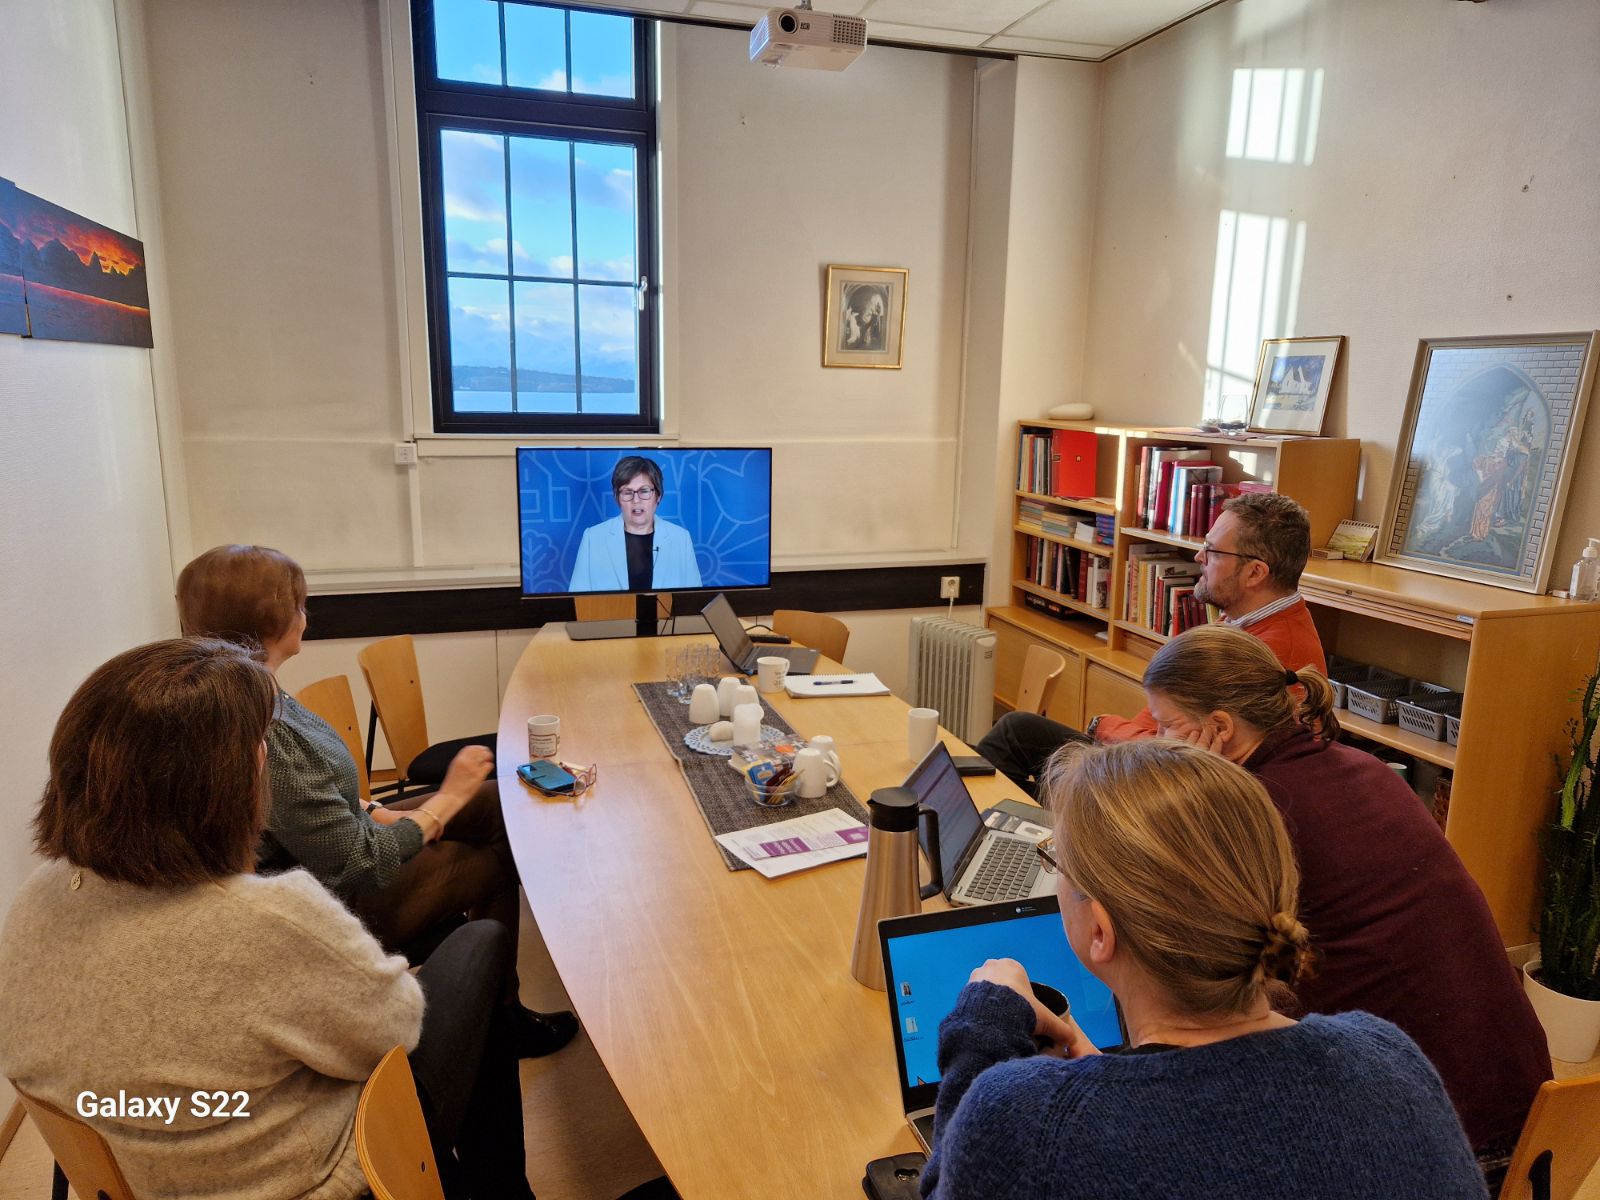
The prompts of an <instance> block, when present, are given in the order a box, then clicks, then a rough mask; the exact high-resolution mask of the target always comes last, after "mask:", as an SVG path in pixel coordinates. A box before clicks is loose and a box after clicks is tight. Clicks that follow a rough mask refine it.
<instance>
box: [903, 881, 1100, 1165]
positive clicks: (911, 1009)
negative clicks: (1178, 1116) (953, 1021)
mask: <svg viewBox="0 0 1600 1200" xmlns="http://www.w3.org/2000/svg"><path fill="white" fill-rule="evenodd" d="M878 941H879V944H880V945H881V947H882V949H883V978H884V982H885V984H886V985H887V991H888V993H889V1019H890V1020H891V1021H892V1022H893V1023H894V1054H895V1070H896V1073H897V1076H898V1078H899V1080H900V1099H901V1102H902V1103H903V1104H904V1106H905V1114H906V1122H907V1124H909V1125H910V1126H911V1130H912V1132H913V1133H915V1134H916V1135H917V1141H919V1142H921V1143H922V1148H923V1149H924V1150H926V1151H928V1152H929V1153H930V1154H931V1153H932V1152H933V1106H934V1103H935V1101H936V1100H937V1098H938V1094H939V1059H938V1054H939V1022H940V1021H942V1020H944V1018H945V1017H946V1015H948V1014H949V1012H950V1010H951V1009H952V1008H954V1007H955V1004H956V997H957V996H959V995H960V994H961V989H962V988H964V987H965V986H966V985H967V976H968V975H970V974H971V973H972V969H973V968H974V967H977V966H980V965H981V964H982V963H983V961H984V960H985V959H988V958H1014V959H1016V960H1017V961H1018V962H1020V963H1021V964H1022V965H1023V967H1024V968H1025V969H1026V970H1027V972H1028V978H1029V979H1031V980H1033V981H1034V982H1036V983H1048V984H1050V985H1051V986H1052V987H1055V988H1058V989H1059V990H1060V991H1061V993H1062V994H1063V995H1064V996H1066V998H1067V1003H1068V1005H1070V1010H1069V1011H1070V1012H1071V1014H1072V1019H1073V1020H1074V1021H1076V1022H1077V1023H1078V1027H1079V1028H1080V1029H1082V1030H1083V1033H1084V1036H1085V1037H1087V1038H1088V1039H1089V1040H1090V1041H1091V1042H1093V1043H1094V1044H1095V1045H1096V1046H1098V1047H1099V1048H1100V1049H1102V1050H1111V1049H1114V1048H1117V1047H1120V1046H1122V1045H1123V1044H1124V1043H1125V1042H1126V1041H1127V1029H1126V1026H1125V1025H1124V1024H1123V1021H1122V1011H1121V1009H1120V1008H1119V1007H1118V1006H1117V1001H1116V998H1115V997H1114V996H1112V994H1111V989H1110V988H1108V987H1106V985H1105V984H1103V983H1101V982H1100V981H1099V980H1098V979H1096V978H1095V977H1094V976H1093V975H1091V974H1090V973H1089V972H1088V971H1087V970H1086V969H1084V967H1083V965H1082V964H1081V963H1079V962H1078V959H1077V956H1076V955H1074V954H1073V953H1072V947H1071V946H1069V945H1068V944H1067V935H1066V931H1065V930H1064V929H1063V928H1062V927H1061V908H1060V905H1059V904H1058V903H1057V901H1056V898H1055V897H1054V896H1053V895H1052V896H1040V897H1037V898H1035V899H1031V900H1013V901H1010V902H1008V903H1005V904H985V905H983V906H981V907H974V908H953V909H949V910H948V911H945V912H930V913H916V914H913V915H912V916H909V917H894V918H892V919H890V920H886V921H879V922H878Z"/></svg>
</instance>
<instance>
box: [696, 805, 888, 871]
mask: <svg viewBox="0 0 1600 1200" xmlns="http://www.w3.org/2000/svg"><path fill="white" fill-rule="evenodd" d="M717 842H718V843H719V844H720V845H721V846H722V847H723V848H724V849H725V850H727V851H728V852H729V853H730V854H734V855H736V856H738V857H739V858H741V859H743V860H744V861H745V862H747V863H749V864H750V865H751V866H752V867H754V868H755V869H756V870H757V871H759V872H761V874H763V875H765V876H766V877H767V878H768V879H775V878H777V877H778V876H779V875H790V874H793V873H794V872H795V871H804V870H805V869H806V868H807V867H820V866H821V865H822V864H823V863H831V862H840V861H842V860H843V859H846V858H860V857H861V856H862V855H863V854H865V853H866V852H867V827H866V826H865V825H863V824H862V823H861V822H860V821H859V820H857V819H856V818H855V817H852V816H850V814H848V813H846V812H842V811H840V810H839V809H837V808H830V809H828V810H827V811H825V812H819V813H812V814H810V815H809V816H804V817H794V818H792V819H790V820H788V821H778V822H775V823H774V824H771V825H757V826H756V827H755V828H754V829H740V830H738V831H737V832H734V833H719V834H717Z"/></svg>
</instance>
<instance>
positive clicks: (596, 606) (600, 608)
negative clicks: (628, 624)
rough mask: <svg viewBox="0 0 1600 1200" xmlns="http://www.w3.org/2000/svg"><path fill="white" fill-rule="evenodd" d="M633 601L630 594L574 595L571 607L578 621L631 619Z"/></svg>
mask: <svg viewBox="0 0 1600 1200" xmlns="http://www.w3.org/2000/svg"><path fill="white" fill-rule="evenodd" d="M634 606H635V601H634V597H633V596H632V595H631V594H628V595H623V596H574V597H573V598H572V607H573V608H574V609H575V610H576V611H577V614H578V620H580V621H631V620H633V614H634Z"/></svg>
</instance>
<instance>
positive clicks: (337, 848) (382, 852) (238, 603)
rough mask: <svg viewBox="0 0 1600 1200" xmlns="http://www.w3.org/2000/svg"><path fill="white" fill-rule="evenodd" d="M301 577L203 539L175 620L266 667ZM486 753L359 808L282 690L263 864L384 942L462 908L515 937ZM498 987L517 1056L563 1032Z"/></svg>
mask: <svg viewBox="0 0 1600 1200" xmlns="http://www.w3.org/2000/svg"><path fill="white" fill-rule="evenodd" d="M305 603H306V579H305V574H304V573H303V572H302V571H301V570H300V566H299V564H298V563H296V562H295V561H294V560H293V559H292V558H290V557H289V556H288V555H286V554H283V553H281V552H280V551H277V550H273V549H271V548H270V547H267V546H217V547H215V548H214V549H211V550H207V551H206V552H205V553H204V554H202V555H200V557H198V558H196V559H195V560H194V561H193V562H191V563H190V564H189V565H188V566H186V567H184V569H183V571H182V573H181V574H180V575H179V576H178V619H179V621H180V622H181V624H182V626H183V632H184V633H186V634H189V635H191V636H199V637H223V638H229V639H232V640H234V641H239V642H245V643H248V644H251V645H255V646H259V647H260V648H261V658H262V660H263V661H264V662H265V663H266V666H267V669H268V670H270V671H271V672H272V673H273V674H274V675H276V674H277V672H278V669H279V668H280V667H281V666H283V664H284V663H286V662H287V661H288V660H289V659H291V658H293V657H294V656H295V655H296V654H298V653H299V652H300V639H301V637H302V635H303V634H304V633H305V628H306V610H305ZM492 765H493V759H492V756H491V755H490V753H489V751H488V750H486V749H485V748H484V747H482V746H475V745H472V746H467V747H465V748H464V749H462V750H461V751H460V752H459V753H458V754H457V755H456V757H455V759H454V761H452V762H451V764H450V769H449V771H448V772H447V773H446V775H445V779H444V782H443V783H442V784H441V785H440V787H439V789H438V791H435V792H429V793H426V794H420V795H414V796H409V797H407V798H405V799H403V800H398V801H395V802H394V803H393V804H390V805H388V806H387V807H386V806H384V805H380V804H373V805H371V806H369V807H366V808H363V807H362V804H361V797H360V792H359V788H358V784H357V776H356V764H355V761H354V760H353V759H352V758H351V757H350V752H349V751H348V750H347V749H346V748H345V744H344V740H343V739H342V738H341V737H340V736H339V734H338V733H336V732H335V731H334V729H333V727H332V726H330V725H329V724H328V723H327V722H326V721H324V720H323V719H322V718H321V717H319V716H317V715H316V714H315V713H313V712H311V710H309V709H307V708H306V707H305V706H303V705H302V704H300V703H299V702H298V701H297V700H295V699H294V697H292V696H290V695H289V694H288V693H287V692H283V691H280V692H279V694H278V709H277V719H276V720H275V721H273V723H272V727H271V729H270V730H269V731H268V733H267V775H268V779H269V781H270V784H271V791H272V806H271V810H270V812H269V813H268V816H267V825H266V832H265V833H264V834H263V836H262V839H261V847H260V850H259V855H258V861H259V866H260V869H261V870H263V871H283V870H288V869H289V868H291V867H296V866H299V867H304V868H305V869H306V870H308V871H310V872H311V874H312V875H314V876H316V878H317V879H319V880H320V881H321V882H322V884H323V886H325V887H326V888H327V889H328V890H329V891H330V892H332V893H333V894H334V895H335V896H337V897H339V899H341V900H343V901H344V902H345V903H346V904H348V905H349V906H350V908H351V910H352V911H353V912H355V913H356V915H357V916H359V917H361V919H362V920H363V921H365V922H366V924H367V927H368V928H369V929H371V930H372V932H373V933H374V934H375V935H376V936H377V938H378V940H379V941H381V942H382V943H383V944H384V945H385V946H386V947H388V948H389V949H391V950H395V951H398V952H401V953H408V956H415V955H417V954H418V953H419V951H418V949H417V947H418V946H419V945H420V946H426V945H429V944H431V943H433V942H434V941H436V940H437V938H438V937H439V936H441V931H442V930H448V928H450V927H451V926H452V925H454V924H455V923H457V922H459V920H460V917H461V914H462V913H468V914H470V915H471V916H474V917H488V918H491V919H493V920H497V921H499V922H500V923H501V924H502V925H504V926H505V927H506V928H507V930H509V931H510V932H511V934H512V937H513V939H515V936H516V932H517V924H518V917H519V915H520V912H521V907H520V899H519V897H518V894H517V893H518V887H519V884H520V881H519V879H518V877H517V865H516V862H515V861H514V860H513V858H512V856H511V846H510V843H509V842H508V840H507V839H506V828H505V821H504V819H503V817H502V816H501V812H500V793H499V789H498V788H497V787H496V785H495V783H494V781H493V780H492V779H490V780H487V782H486V779H487V776H488V775H489V772H490V771H491V769H492ZM504 1000H505V1002H506V1005H507V1007H508V1008H509V1009H510V1010H511V1017H512V1021H513V1023H514V1027H515V1028H516V1030H517V1044H518V1048H519V1050H520V1052H521V1055H522V1057H524V1058H534V1057H538V1056H541V1055H545V1054H551V1053H553V1052H554V1051H556V1050H559V1049H560V1048H561V1047H562V1046H564V1045H566V1044H567V1043H568V1042H569V1041H571V1040H572V1037H573V1035H574V1034H575V1033H577V1031H578V1020H577V1018H576V1017H575V1016H573V1014H572V1013H570V1012H555V1013H540V1012H535V1011H533V1010H531V1009H528V1008H524V1007H523V1006H522V1005H521V1003H520V1002H518V1000H517V978H516V972H515V970H512V971H510V972H508V973H507V976H506V980H505V990H504Z"/></svg>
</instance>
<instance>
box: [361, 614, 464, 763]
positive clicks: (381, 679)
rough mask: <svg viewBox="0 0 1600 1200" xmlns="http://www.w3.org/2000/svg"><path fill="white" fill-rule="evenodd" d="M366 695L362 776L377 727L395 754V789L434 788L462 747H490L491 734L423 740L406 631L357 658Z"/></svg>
mask: <svg viewBox="0 0 1600 1200" xmlns="http://www.w3.org/2000/svg"><path fill="white" fill-rule="evenodd" d="M356 662H357V663H359V664H360V665H361V674H362V675H363V676H365V677H366V680H367V691H369V692H370V693H372V713H371V716H370V717H369V718H368V721H367V760H366V761H367V773H368V774H369V775H370V774H371V773H372V743H373V741H374V739H375V738H376V737H377V733H378V726H379V725H382V726H383V737H384V740H385V741H386V742H388V743H389V753H390V754H392V755H394V765H395V772H396V777H397V778H398V779H399V781H400V782H399V787H400V791H401V792H402V793H403V792H404V791H405V789H406V788H407V787H411V786H418V785H420V786H424V787H438V786H439V784H441V783H443V782H444V776H445V772H446V771H448V770H449V769H450V760H451V759H453V758H454V757H455V756H456V754H457V753H458V752H460V750H461V749H462V747H464V746H487V747H488V748H489V750H490V751H493V750H494V748H495V735H494V734H493V733H492V732H491V733H482V734H479V735H478V736H477V737H464V738H455V739H453V740H451V741H448V742H438V743H430V742H429V741H428V717H427V714H426V712H425V710H424V709H423V706H422V681H421V676H420V674H419V673H418V671H417V648H416V643H414V642H413V641H412V640H411V635H410V634H409V633H402V634H400V635H399V636H398V637H391V638H384V639H383V641H381V642H373V643H372V645H370V646H368V647H366V648H365V649H363V650H362V651H360V652H359V653H358V654H357V655H356Z"/></svg>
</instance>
